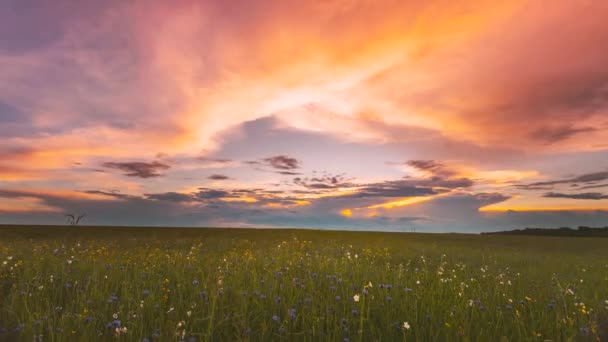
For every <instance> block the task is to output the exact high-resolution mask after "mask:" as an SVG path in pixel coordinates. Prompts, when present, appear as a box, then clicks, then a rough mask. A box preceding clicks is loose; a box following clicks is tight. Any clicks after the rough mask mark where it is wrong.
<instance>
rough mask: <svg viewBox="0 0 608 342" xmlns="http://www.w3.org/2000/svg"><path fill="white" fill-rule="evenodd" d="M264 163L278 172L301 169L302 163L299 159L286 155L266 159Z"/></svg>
mask: <svg viewBox="0 0 608 342" xmlns="http://www.w3.org/2000/svg"><path fill="white" fill-rule="evenodd" d="M264 162H265V163H267V164H268V165H269V166H271V167H272V168H274V169H277V170H295V169H299V168H300V162H299V161H298V160H297V159H295V158H291V157H288V156H285V155H279V156H273V157H269V158H265V159H264Z"/></svg>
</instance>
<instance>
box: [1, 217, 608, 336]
mask: <svg viewBox="0 0 608 342" xmlns="http://www.w3.org/2000/svg"><path fill="white" fill-rule="evenodd" d="M607 323H608V240H606V239H599V238H598V239H593V238H562V237H527V236H478V235H457V234H433V235H431V234H408V233H369V232H335V231H312V230H308V231H305V230H244V229H243V230H237V229H181V228H180V229H178V228H164V229H161V228H113V229H111V228H99V227H96V228H94V227H77V228H68V227H40V228H36V227H0V340H29V341H31V340H36V339H38V338H40V339H42V340H44V341H54V340H61V341H78V340H83V341H85V340H86V341H97V340H101V341H103V340H125V341H126V340H129V341H145V340H149V341H153V340H159V341H167V340H184V341H190V340H192V341H203V340H213V341H239V340H242V341H247V340H254V341H258V340H304V341H318V340H331V341H376V340H378V341H395V340H403V341H455V340H471V341H506V340H509V341H520V340H530V341H544V340H554V341H566V340H572V341H579V340H596V339H597V338H598V337H601V338H602V339H603V340H605V339H606V338H607V335H606V331H607V330H606V329H608V328H607V327H606V324H607Z"/></svg>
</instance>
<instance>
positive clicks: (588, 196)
mask: <svg viewBox="0 0 608 342" xmlns="http://www.w3.org/2000/svg"><path fill="white" fill-rule="evenodd" d="M543 197H549V198H571V199H583V200H603V199H608V195H605V194H602V193H600V192H583V193H577V194H564V193H559V192H548V193H546V194H544V195H543Z"/></svg>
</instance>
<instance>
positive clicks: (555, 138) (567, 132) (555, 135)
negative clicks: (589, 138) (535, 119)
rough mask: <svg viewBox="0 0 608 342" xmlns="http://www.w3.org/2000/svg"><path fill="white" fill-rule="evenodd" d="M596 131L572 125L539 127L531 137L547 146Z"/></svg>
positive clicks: (591, 128) (592, 128)
mask: <svg viewBox="0 0 608 342" xmlns="http://www.w3.org/2000/svg"><path fill="white" fill-rule="evenodd" d="M595 131H597V128H594V127H574V126H573V125H561V126H545V127H539V128H538V129H537V130H535V131H534V132H532V133H531V137H532V138H533V139H536V140H540V141H543V142H545V143H547V144H552V143H556V142H559V141H562V140H566V139H570V138H572V137H574V136H575V135H577V134H580V133H591V132H595Z"/></svg>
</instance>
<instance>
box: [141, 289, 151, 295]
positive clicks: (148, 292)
mask: <svg viewBox="0 0 608 342" xmlns="http://www.w3.org/2000/svg"><path fill="white" fill-rule="evenodd" d="M142 294H143V295H144V296H147V295H149V294H150V291H148V290H143V291H142Z"/></svg>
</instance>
